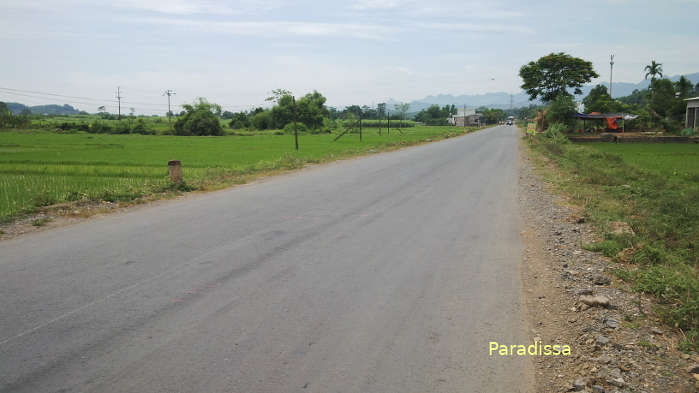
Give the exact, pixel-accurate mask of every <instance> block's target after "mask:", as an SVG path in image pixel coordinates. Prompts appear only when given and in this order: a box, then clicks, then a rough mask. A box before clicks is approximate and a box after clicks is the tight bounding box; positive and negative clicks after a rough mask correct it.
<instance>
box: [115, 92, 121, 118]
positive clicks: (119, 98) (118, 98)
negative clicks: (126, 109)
mask: <svg viewBox="0 0 699 393" xmlns="http://www.w3.org/2000/svg"><path fill="white" fill-rule="evenodd" d="M116 98H117V101H118V102H119V115H118V116H117V120H121V87H119V86H117V94H116Z"/></svg>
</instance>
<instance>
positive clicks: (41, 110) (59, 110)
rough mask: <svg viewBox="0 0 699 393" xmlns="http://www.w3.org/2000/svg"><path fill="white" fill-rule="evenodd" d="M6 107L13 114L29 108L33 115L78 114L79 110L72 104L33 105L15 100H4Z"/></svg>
mask: <svg viewBox="0 0 699 393" xmlns="http://www.w3.org/2000/svg"><path fill="white" fill-rule="evenodd" d="M5 104H6V105H7V109H9V110H10V112H12V113H13V114H15V115H17V114H20V113H22V111H24V110H25V109H29V111H30V112H31V113H33V114H35V115H43V114H46V115H78V114H80V113H81V112H80V111H79V110H77V109H75V108H73V107H72V106H70V105H68V104H64V105H55V104H51V105H35V106H26V105H24V104H20V103H17V102H6V103H5Z"/></svg>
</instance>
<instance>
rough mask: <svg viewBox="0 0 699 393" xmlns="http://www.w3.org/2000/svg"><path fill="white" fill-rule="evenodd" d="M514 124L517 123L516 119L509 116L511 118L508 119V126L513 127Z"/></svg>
mask: <svg viewBox="0 0 699 393" xmlns="http://www.w3.org/2000/svg"><path fill="white" fill-rule="evenodd" d="M514 122H515V117H514V116H509V117H508V118H507V125H508V126H511V125H512V124H514Z"/></svg>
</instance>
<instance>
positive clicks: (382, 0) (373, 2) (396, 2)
mask: <svg viewBox="0 0 699 393" xmlns="http://www.w3.org/2000/svg"><path fill="white" fill-rule="evenodd" d="M402 4H405V2H404V1H401V0H358V1H356V2H355V3H354V4H352V8H354V9H356V10H377V9H378V10H389V9H393V8H397V7H399V6H400V5H402Z"/></svg>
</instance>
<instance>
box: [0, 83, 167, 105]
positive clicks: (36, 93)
mask: <svg viewBox="0 0 699 393" xmlns="http://www.w3.org/2000/svg"><path fill="white" fill-rule="evenodd" d="M0 91H2V92H5V93H8V94H16V95H22V96H26V97H34V96H39V97H37V98H50V97H60V98H64V97H65V98H77V99H80V100H87V101H93V102H94V103H104V102H112V103H114V104H117V103H118V101H117V100H115V99H114V98H106V99H103V98H91V97H80V96H69V95H64V94H54V93H47V92H39V91H32V90H20V89H10V88H7V87H0ZM18 92H21V93H18ZM28 94H31V95H28ZM65 102H67V103H76V104H84V105H92V104H93V102H84V101H74V100H71V101H65ZM121 103H122V104H124V105H127V104H128V105H142V106H158V107H163V106H166V104H163V103H155V102H135V101H123V100H122V101H121Z"/></svg>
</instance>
